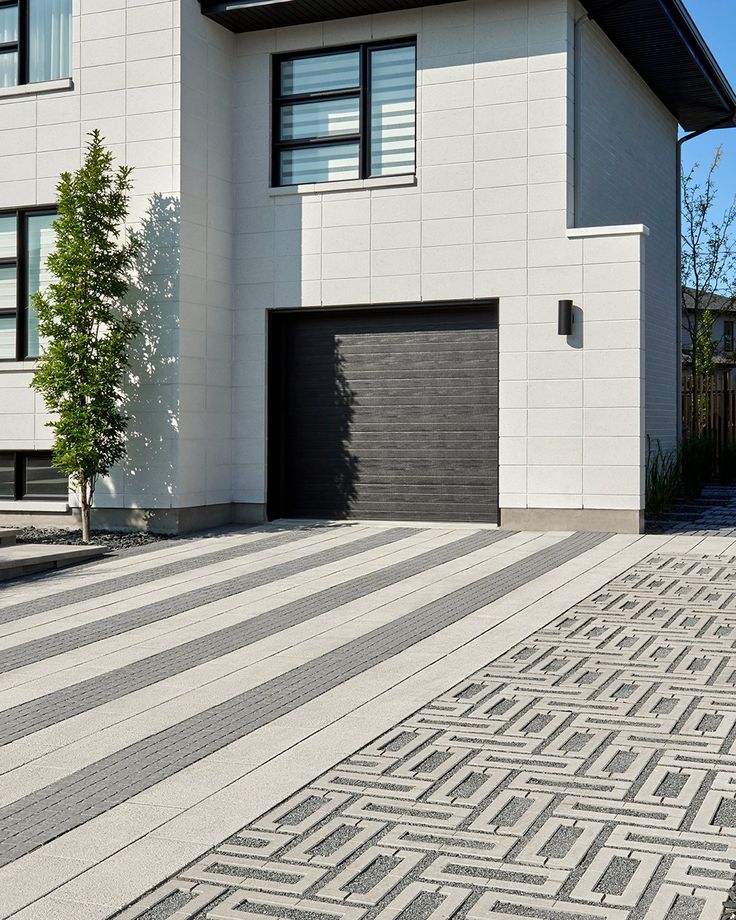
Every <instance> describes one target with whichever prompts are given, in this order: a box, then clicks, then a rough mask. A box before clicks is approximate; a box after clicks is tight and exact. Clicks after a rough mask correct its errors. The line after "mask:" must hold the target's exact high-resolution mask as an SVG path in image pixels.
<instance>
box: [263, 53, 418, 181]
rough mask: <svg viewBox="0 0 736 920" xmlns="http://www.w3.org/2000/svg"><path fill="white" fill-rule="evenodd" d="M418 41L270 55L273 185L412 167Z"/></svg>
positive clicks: (399, 172)
mask: <svg viewBox="0 0 736 920" xmlns="http://www.w3.org/2000/svg"><path fill="white" fill-rule="evenodd" d="M416 69H417V67H416V42H415V41H414V40H413V39H411V40H405V41H400V42H391V43H385V42H383V43H380V44H369V45H356V46H354V47H349V48H338V49H332V50H329V51H319V52H313V53H310V54H289V55H281V56H279V57H276V58H275V59H274V74H273V163H272V183H273V185H275V186H283V185H302V184H311V183H315V182H339V181H340V180H345V179H368V178H372V177H379V176H400V175H407V174H413V173H414V171H415V162H416Z"/></svg>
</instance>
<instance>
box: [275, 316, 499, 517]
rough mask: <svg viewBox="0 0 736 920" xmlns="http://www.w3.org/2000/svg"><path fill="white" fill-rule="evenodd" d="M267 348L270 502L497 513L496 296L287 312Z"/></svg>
mask: <svg viewBox="0 0 736 920" xmlns="http://www.w3.org/2000/svg"><path fill="white" fill-rule="evenodd" d="M270 353H271V357H270V361H271V368H270V377H269V379H270V387H271V391H272V399H271V400H270V408H269V419H270V420H269V504H270V509H269V510H270V512H271V513H272V514H274V513H275V514H278V515H282V514H283V515H288V516H296V517H299V516H302V517H351V516H352V517H374V518H387V519H391V518H394V519H397V518H405V519H421V518H425V519H428V520H469V521H484V520H485V521H494V522H495V521H496V520H497V517H498V508H497V505H498V500H497V496H498V335H497V314H496V308H495V307H493V306H492V305H489V304H485V305H483V306H477V307H476V306H468V305H458V306H456V307H448V308H442V309H432V308H429V309H428V308H426V307H425V308H407V309H399V310H390V311H389V310H382V309H365V310H360V311H332V310H325V311H324V312H322V311H319V312H306V311H305V312H304V313H299V312H295V313H289V314H281V315H279V316H274V317H273V318H272V328H271V351H270ZM274 496H275V497H274Z"/></svg>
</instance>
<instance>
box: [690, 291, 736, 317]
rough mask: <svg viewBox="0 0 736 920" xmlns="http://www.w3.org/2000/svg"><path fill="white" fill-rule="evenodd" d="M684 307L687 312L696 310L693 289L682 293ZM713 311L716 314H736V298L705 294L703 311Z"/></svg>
mask: <svg viewBox="0 0 736 920" xmlns="http://www.w3.org/2000/svg"><path fill="white" fill-rule="evenodd" d="M682 301H683V302H682V306H683V308H684V309H685V310H694V309H695V295H694V293H693V290H692V288H685V290H684V291H683V292H682ZM706 308H707V309H709V310H713V312H714V313H736V298H735V297H723V296H722V295H721V294H704V295H703V296H702V302H701V309H706Z"/></svg>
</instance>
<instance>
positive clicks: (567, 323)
mask: <svg viewBox="0 0 736 920" xmlns="http://www.w3.org/2000/svg"><path fill="white" fill-rule="evenodd" d="M557 334H558V335H572V301H571V300H560V301H559V302H558V304H557Z"/></svg>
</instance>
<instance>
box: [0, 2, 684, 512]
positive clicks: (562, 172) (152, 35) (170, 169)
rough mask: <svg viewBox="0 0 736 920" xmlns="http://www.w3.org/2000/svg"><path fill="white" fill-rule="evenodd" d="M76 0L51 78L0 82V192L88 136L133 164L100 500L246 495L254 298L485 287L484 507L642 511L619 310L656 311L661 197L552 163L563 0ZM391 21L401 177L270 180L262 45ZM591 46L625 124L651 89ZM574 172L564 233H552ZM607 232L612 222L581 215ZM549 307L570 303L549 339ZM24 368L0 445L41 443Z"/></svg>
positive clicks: (566, 25) (635, 402)
mask: <svg viewBox="0 0 736 920" xmlns="http://www.w3.org/2000/svg"><path fill="white" fill-rule="evenodd" d="M100 6H101V4H100V2H99V0H75V7H74V13H75V19H74V56H73V64H74V71H73V83H74V85H73V89H70V90H65V91H64V92H58V93H53V94H50V95H47V96H38V97H36V96H34V95H33V94H32V93H29V94H28V95H26V96H18V97H12V98H8V97H3V96H2V93H1V92H0V208H2V207H12V206H28V205H34V204H41V203H49V202H50V201H52V200H53V197H54V196H53V189H54V184H55V182H56V177H57V176H58V173H59V171H60V170H62V169H73V168H75V167H76V166H77V165H78V164H79V162H80V156H81V150H82V145H83V140H84V134H85V132H86V131H88V130H91V129H92V128H93V127H99V128H100V129H101V130H102V132H103V134H105V136H106V137H107V140H108V142H109V143H110V144H111V145H112V146H113V150H114V152H115V154H116V155H117V156H118V157H119V159H120V160H121V161H125V162H128V163H130V164H131V165H134V166H135V167H136V171H135V174H134V177H135V183H136V195H135V198H134V201H133V218H134V221H135V222H136V223H137V224H138V225H139V226H140V227H142V229H143V231H144V234H145V236H146V243H147V247H148V252H149V261H148V265H147V273H146V275H145V277H143V278H142V279H141V288H142V293H141V298H142V300H144V301H145V302H146V316H145V318H146V320H147V323H148V333H149V334H148V337H147V339H146V341H145V342H144V343H143V347H142V350H141V353H139V354H138V355H137V357H136V361H137V364H136V370H137V371H141V369H142V370H143V373H141V374H140V375H139V377H138V380H137V383H136V387H135V393H134V405H133V413H134V417H135V418H134V424H133V426H132V437H131V445H130V455H131V456H130V460H129V461H128V462H127V463H126V464H125V466H124V467H123V468H121V469H119V470H116V471H115V474H114V475H113V477H112V478H111V479H110V480H109V481H108V482H105V483H101V484H100V487H99V489H98V495H97V500H98V504H99V505H100V506H103V507H105V506H107V507H112V508H120V507H128V508H136V507H139V508H159V509H165V508H182V507H199V506H202V505H207V504H209V505H228V504H229V503H230V502H231V501H232V502H236V503H243V504H245V505H250V506H253V510H254V513H257V512H258V509H262V507H263V504H264V502H265V497H266V494H265V493H266V396H267V393H266V316H267V314H266V311H267V309H268V308H278V307H295V306H321V305H324V306H340V305H349V304H365V303H383V302H390V301H393V302H407V303H418V302H421V301H432V300H445V299H447V300H464V299H468V300H471V299H480V298H489V297H494V298H495V297H498V298H499V299H500V316H499V321H500V336H499V338H500V362H499V364H500V445H499V447H500V489H501V494H500V504H501V507H502V508H507V509H527V508H533V509H539V508H542V509H544V508H551V509H560V508H569V509H610V510H620V509H622V510H628V511H637V510H638V509H640V508H641V507H642V505H643V468H644V450H645V448H644V444H645V441H644V438H643V433H644V430H645V427H646V424H647V418H646V414H645V401H646V400H647V399H649V400H650V403H651V402H655V403H656V399H655V398H654V397H652V394H653V393H655V392H656V389H655V388H656V380H655V384H654V387H655V388H653V387H652V384H651V380H650V379H648V380H647V382H646V388H645V382H644V380H645V362H644V328H645V326H644V322H643V318H646V324H647V329H648V328H649V326H650V325H651V324H652V323H655V324H657V323H661V324H665V325H667V324H668V323H669V316H668V314H667V312H666V310H665V309H664V307H663V306H662V305H663V304H664V303H665V300H666V298H665V296H664V295H662V296H659V299H658V300H657V297H658V293H657V292H658V289H659V287H661V286H662V285H663V284H664V281H663V279H664V276H665V272H664V268H663V266H664V256H663V253H664V252H665V246H667V247H669V245H670V243H669V241H667V242H666V243H665V240H666V236H665V234H664V232H660V228H661V227H664V226H666V215H665V213H664V212H665V206H664V203H663V205H662V210H661V213H660V212H657V211H656V209H655V208H653V207H650V206H649V205H650V202H649V199H647V200H646V201H645V199H644V198H643V197H642V201H643V202H644V204H645V205H646V206H643V207H642V208H641V209H639V208H637V207H635V204H636V199H637V193H636V183H634V184H633V185H631V188H632V189H634V191H633V192H632V193H631V194H630V195H629V196H628V199H627V200H628V202H629V205H630V207H628V208H627V210H626V211H625V213H623V214H619V213H618V212H614V211H613V210H611V209H610V208H608V209H607V208H606V207H603V205H601V204H599V199H598V198H596V197H595V195H594V194H593V192H592V191H591V192H589V193H585V188H586V186H585V184H584V183H585V182H589V180H590V179H591V178H592V179H593V180H594V179H595V170H596V169H601V168H605V170H606V177H609V176H615V173H616V170H621V171H623V173H627V171H628V172H629V173H630V171H631V170H632V169H633V168H634V167H635V166H636V161H635V159H633V160H632V159H631V158H628V159H627V158H625V157H624V158H622V159H621V161H620V162H617V161H612V162H607V163H606V164H605V167H602V166H601V165H600V164H598V163H597V164H596V165H595V166H592V167H590V170H589V171H588V172H586V171H585V167H583V172H582V176H581V174H580V171H581V164H580V162H578V163H577V164H576V161H575V153H576V149H577V146H578V145H577V143H576V137H575V117H574V116H575V111H574V106H575V91H576V81H575V72H574V71H575V60H576V55H575V35H576V28H575V21H576V18H577V17H578V15H579V12H580V11H579V9H578V8H577V5H576V3H575V0H528V2H527V3H524V4H520V3H519V2H518V0H465V2H460V3H451V4H447V5H446V6H434V7H429V8H426V9H418V10H412V11H405V12H400V13H387V14H380V15H375V16H365V17H360V18H356V19H348V20H337V21H334V22H326V23H322V24H316V25H307V26H299V27H292V28H285V29H279V30H272V31H265V32H258V33H252V34H246V35H237V36H236V35H233V34H231V33H230V32H228V31H227V30H225V29H224V28H222V27H220V26H217V25H215V24H214V23H212V22H210V21H209V20H206V19H205V18H204V17H203V16H201V14H200V11H199V4H198V3H197V0H127V2H126V0H105V2H104V4H102V6H104V9H100ZM412 35H416V36H417V44H418V49H417V50H418V120H417V130H418V145H417V150H418V162H417V179H416V182H414V181H413V180H412V181H408V180H406V179H404V178H401V179H395V180H391V179H386V180H381V181H375V180H370V181H368V182H367V183H365V186H366V187H360V188H358V187H356V183H352V184H348V185H346V186H342V187H339V188H338V187H337V186H331V187H330V188H329V190H321V189H318V188H313V189H309V190H307V189H302V190H300V191H299V192H298V193H295V192H294V191H293V190H279V189H276V190H272V189H270V187H269V185H270V119H271V95H270V94H271V56H272V54H273V53H276V52H283V51H291V50H305V51H306V50H310V49H315V48H320V47H332V46H338V45H341V44H347V43H354V42H358V41H370V40H380V39H389V38H398V37H406V36H412ZM600 47H601V46H600V45H598V46H595V49H597V51H596V50H594V51H593V52H589V57H590V56H591V55H594V54H595V53H598V54H599V55H600V54H601V50H600ZM604 51H605V54H606V55H608V56H609V58H610V60H608V61H607V64H606V66H608V67H610V68H612V69H613V70H616V69H617V68H618V71H620V73H619V76H620V77H621V79H620V84H621V86H622V87H624V89H625V92H624V90H622V92H621V99H620V100H619V102H620V104H619V105H618V107H617V109H616V111H617V112H619V113H624V112H625V110H626V106H627V105H629V104H632V105H633V103H636V102H637V93H640V94H641V96H642V97H643V98H644V99H645V101H644V103H642V108H641V112H643V113H644V114H645V115H646V113H648V112H649V110H650V109H653V108H655V106H653V103H652V100H653V97H652V96H651V93H650V92H649V91H648V90H647V89H646V87H644V85H643V84H642V83H641V81H640V80H639V79H638V77H636V75H635V74H633V72H631V69H630V68H629V67H628V65H626V64H625V62H623V61H622V59H620V55H618V53H617V52H616V51H615V50H614V49H612V48H610V46H608V47H604ZM591 60H592V58H591ZM589 66H592V65H589ZM601 66H603V64H601ZM621 74H623V76H621ZM627 94H628V96H627ZM632 94H633V95H632ZM584 98H587V100H588V102H589V103H590V101H591V99H593V98H594V97H592V96H591V94H590V92H588V94H587V97H585V96H584ZM632 100H633V101H632ZM654 102H655V103H656V100H654ZM656 105H657V106H658V105H659V104H658V103H657V104H656ZM633 108H634V109H636V106H633ZM580 111H581V112H582V111H583V110H580ZM636 112H637V117H636V119H635V120H634V122H633V124H632V127H631V131H632V132H633V131H636V132H640V131H641V130H643V129H642V128H641V123H640V119H641V118H642V117H644V116H643V115H642V114H641V112H640V111H639V110H638V109H636ZM579 114H580V112H579ZM657 115H658V118H659V121H658V122H657V124H656V126H655V127H656V130H654V131H653V132H652V136H653V139H652V142H651V143H652V149H651V151H649V154H648V156H651V157H653V158H656V157H657V156H659V155H660V154H661V157H662V159H663V160H664V161H666V160H667V157H669V156H670V155H671V156H674V150H673V145H674V139H673V137H672V135H671V132H672V124H671V119H670V120H669V121H668V120H667V119H664V118H662V117H661V107H659V109H658V110H657ZM582 117H584V118H589V119H590V120H591V131H599V130H600V128H599V126H598V127H595V121H594V118H593V114H591V113H589V114H588V115H586V116H582ZM626 128H627V126H626V123H625V119H624V117H623V114H620V118H619V120H618V121H617V122H616V124H615V130H616V131H617V132H619V133H621V132H624V133H625V131H626ZM644 133H646V132H644ZM670 145H672V149H671V148H670ZM590 149H591V148H590V145H589V144H588V145H587V146H586V145H583V148H582V150H583V154H585V155H586V157H585V161H584V162H585V164H588V165H589V164H591V163H593V162H595V157H591V156H590V155H588V154H589V151H590ZM627 149H630V147H629V148H627ZM647 162H649V160H647ZM576 173H577V174H578V185H579V187H578V189H577V200H578V202H580V201H581V197H580V196H581V194H583V195H585V194H590V195H591V198H590V201H589V202H588V203H587V205H586V204H585V202H586V200H587V199H586V198H585V197H583V199H582V201H583V203H584V206H583V208H582V210H580V211H579V212H578V218H579V221H580V222H581V224H582V225H583V226H586V225H587V226H588V227H590V228H591V229H590V230H588V231H586V230H585V229H583V230H579V229H578V230H576V229H574V223H575V211H576V195H575V192H576V188H575V177H576ZM623 173H622V174H623ZM627 174H628V173H627ZM604 178H605V177H604ZM616 181H617V182H618V180H616ZM638 181H640V183H642V182H648V181H650V174H649V173H648V172H647V173H646V174H645V176H644V177H643V178H641V179H640V180H638ZM581 183H582V184H581ZM604 185H605V183H604ZM615 187H616V185H615V184H614V186H613V188H615ZM657 188H659V186H657ZM662 188H664V185H662ZM662 194H664V193H662ZM612 200H614V198H613V197H612V196H610V195H609V198H608V201H609V202H611V201H612ZM662 200H663V202H664V198H663V199H662ZM667 207H669V202H667ZM614 217H615V218H616V219H615V220H614ZM611 223H616V224H622V223H624V224H626V225H634V226H625V227H613V228H610V227H609V228H608V229H605V230H603V231H601V230H600V228H601V226H602V225H606V224H611ZM650 223H651V225H652V234H651V235H650V236H647V235H646V232H645V230H644V229H643V227H641V226H640V225H643V224H647V225H648V224H650ZM652 252H655V254H656V253H659V254H658V255H656V257H655V260H654V262H652V256H651V253H652ZM667 252H668V254H671V253H669V249H668V250H667ZM645 269H646V270H645ZM652 276H654V277H655V279H657V280H656V283H653V282H652V281H651V278H652ZM562 298H572V299H573V300H574V302H575V304H576V317H577V323H576V327H575V334H574V335H573V336H572V337H571V339H570V340H569V341H568V340H565V339H564V338H561V337H559V336H558V335H557V301H558V300H559V299H562ZM654 302H656V303H657V304H659V305H658V306H657V307H656V310H657V311H658V312H656V313H654V312H651V310H652V308H651V304H652V303H654ZM670 325H672V324H670ZM665 331H666V335H667V336H668V335H669V334H670V329H669V325H667V329H666V330H665ZM672 334H673V335H674V326H673V330H672ZM650 347H651V338H650V340H649V342H648V343H647V363H646V367H647V368H649V367H650V363H649V351H650ZM667 347H669V345H667ZM665 350H666V349H664V350H661V352H660V351H657V346H656V345H655V351H654V354H655V361H657V362H660V358H659V357H658V356H659V355H660V353H661V354H662V355H664V351H665ZM662 361H664V358H662ZM660 363H661V362H660ZM29 379H30V367H23V366H19V365H16V364H9V365H3V364H0V422H2V423H3V424H2V425H1V426H0V449H3V448H4V449H34V448H35V449H41V448H45V447H47V446H48V445H49V444H50V439H49V437H48V432H47V430H46V429H44V427H43V425H44V422H45V420H46V419H45V417H44V415H43V407H42V406H40V405H39V404H38V402H37V400H34V397H33V394H32V392H31V391H30V390H29V389H28V385H27V384H28V381H29ZM652 411H653V412H655V414H656V407H655V410H652ZM668 411H669V410H668ZM670 414H671V413H670ZM653 417H654V416H653ZM656 424H657V425H660V428H661V429H662V430H664V428H666V427H667V425H669V421H667V419H665V421H658V422H657V423H656Z"/></svg>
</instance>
